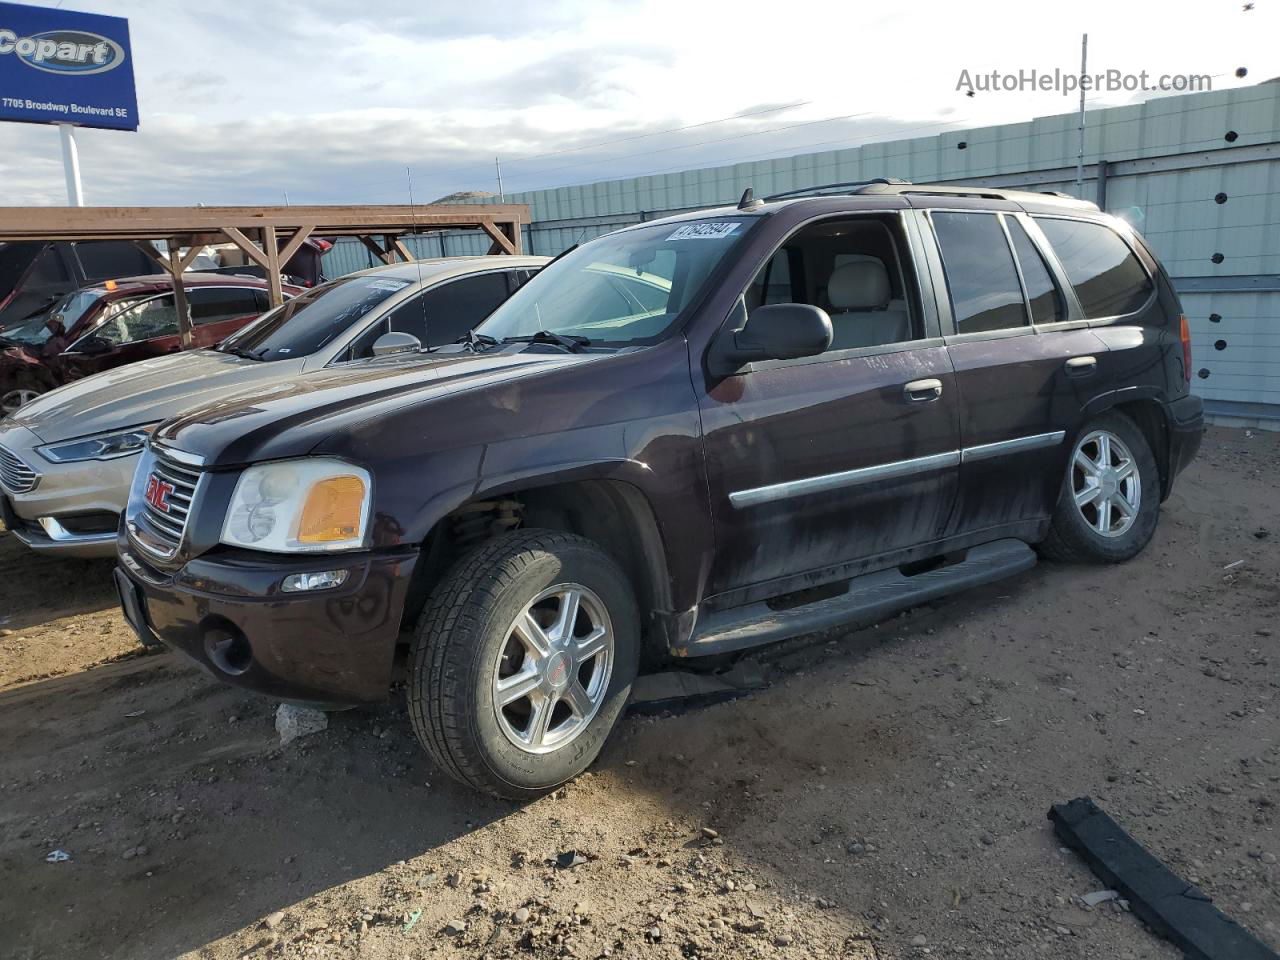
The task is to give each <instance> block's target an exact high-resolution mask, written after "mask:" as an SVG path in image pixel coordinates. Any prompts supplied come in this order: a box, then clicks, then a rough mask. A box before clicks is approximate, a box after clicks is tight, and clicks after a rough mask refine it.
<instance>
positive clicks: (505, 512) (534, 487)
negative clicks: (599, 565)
mask: <svg viewBox="0 0 1280 960" xmlns="http://www.w3.org/2000/svg"><path fill="white" fill-rule="evenodd" d="M627 463H631V461H627ZM604 467H605V465H596V466H595V467H594V468H590V467H586V466H583V467H581V468H579V469H574V470H571V471H567V472H559V473H557V474H555V475H554V476H549V477H543V478H536V477H520V478H507V479H505V480H499V481H496V482H494V483H490V484H486V485H482V486H481V487H480V488H478V489H477V490H476V491H475V492H474V493H473V494H472V495H470V496H465V497H459V498H456V500H455V502H453V503H451V504H449V505H448V506H447V508H442V509H440V510H439V511H438V515H437V516H436V517H435V518H434V521H433V522H431V523H430V525H429V527H428V528H427V529H426V530H425V532H424V533H423V535H422V538H421V554H420V555H421V560H420V562H419V563H418V564H417V566H416V568H415V570H414V574H413V583H411V585H410V588H409V594H408V598H407V601H406V604H405V612H404V627H403V628H402V629H407V628H411V627H412V625H413V624H414V623H415V622H416V620H417V617H418V615H419V614H420V613H421V611H422V608H423V606H424V605H425V603H426V600H427V597H428V595H429V594H430V592H431V589H432V588H433V586H434V585H435V583H436V582H438V581H439V578H440V577H441V576H442V575H443V574H444V572H445V571H446V570H448V569H449V567H451V566H452V565H453V563H454V562H455V561H456V560H457V559H458V558H459V557H460V556H462V555H463V554H464V553H466V552H467V551H468V550H469V549H470V548H471V547H473V546H474V545H475V544H476V543H477V542H481V541H483V540H485V539H489V538H490V537H492V536H497V535H501V534H502V533H505V532H508V531H510V530H514V529H516V528H517V527H519V528H540V529H549V530H561V531H564V532H567V533H574V534H577V535H578V536H581V537H585V538H586V539H588V540H591V541H592V542H593V543H596V544H597V545H598V546H600V548H601V549H603V550H604V551H605V552H606V553H607V554H609V556H610V557H612V558H613V559H614V561H615V562H617V564H618V565H619V566H620V567H621V568H622V569H623V571H624V572H625V573H626V574H627V576H628V578H629V579H630V581H631V583H632V584H633V588H634V590H635V593H636V602H637V604H638V605H639V607H640V609H641V612H642V617H643V619H644V621H645V622H644V623H643V624H642V627H643V634H644V643H645V653H646V655H648V654H649V652H650V651H651V650H652V651H653V653H654V654H655V655H656V654H659V653H661V652H663V651H665V649H666V643H667V639H668V638H667V636H666V631H665V625H664V620H663V618H662V617H661V616H659V615H658V614H660V613H662V612H665V611H670V610H671V608H672V590H671V579H670V572H669V568H668V564H667V552H666V551H667V548H666V540H665V538H664V537H663V534H662V530H661V527H660V524H659V522H658V517H657V514H656V512H655V511H654V508H653V506H652V504H651V503H650V501H649V498H648V496H646V494H645V493H644V491H643V490H642V489H641V488H640V486H638V485H637V484H636V483H634V482H632V481H631V480H629V479H621V478H619V477H618V476H617V474H618V473H619V472H621V471H619V470H618V469H617V464H613V465H609V466H608V467H607V468H604ZM635 467H636V468H640V469H643V468H642V467H641V465H639V464H635ZM460 524H466V532H465V534H464V535H463V536H461V537H460V536H459V533H458V530H459V525H460Z"/></svg>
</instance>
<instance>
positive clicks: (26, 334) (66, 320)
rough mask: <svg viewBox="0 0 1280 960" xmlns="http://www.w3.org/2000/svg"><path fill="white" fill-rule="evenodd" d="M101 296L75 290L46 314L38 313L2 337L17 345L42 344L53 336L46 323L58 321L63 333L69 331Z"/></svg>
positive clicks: (7, 331) (99, 293)
mask: <svg viewBox="0 0 1280 960" xmlns="http://www.w3.org/2000/svg"><path fill="white" fill-rule="evenodd" d="M101 296H102V293H101V291H93V290H77V291H76V292H75V293H72V294H68V295H67V296H65V297H63V298H62V300H61V301H60V302H58V303H57V304H55V305H54V307H53V308H52V309H51V310H49V312H48V313H39V314H37V315H36V316H34V317H31V318H30V319H29V320H25V321H24V322H23V323H21V324H20V325H19V326H16V327H11V328H10V329H8V330H6V331H5V332H4V335H5V336H6V337H8V338H9V339H10V340H17V341H18V342H19V343H31V344H38V343H44V342H45V341H46V340H48V339H49V338H50V337H51V336H53V331H52V330H50V329H49V324H48V322H47V321H49V320H59V321H61V323H62V329H63V330H64V331H67V330H70V329H71V328H72V327H74V326H75V325H76V324H77V323H79V322H80V318H81V317H83V316H84V315H85V313H86V312H87V311H88V310H89V308H90V307H92V306H93V305H94V304H95V303H97V302H98V299H99V298H100V297H101Z"/></svg>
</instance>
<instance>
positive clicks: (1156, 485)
mask: <svg viewBox="0 0 1280 960" xmlns="http://www.w3.org/2000/svg"><path fill="white" fill-rule="evenodd" d="M1159 515H1160V471H1159V469H1158V468H1157V466H1156V460H1155V456H1154V455H1153V454H1152V453H1151V446H1150V445H1149V444H1148V443H1147V438H1146V437H1145V436H1144V435H1143V433H1142V431H1141V430H1139V429H1138V425H1137V424H1135V423H1134V422H1133V421H1132V420H1131V419H1129V418H1128V417H1127V416H1125V415H1124V414H1123V413H1120V412H1118V411H1113V412H1110V413H1104V414H1102V415H1101V416H1099V417H1096V418H1094V419H1093V420H1091V421H1090V422H1089V423H1088V424H1086V425H1085V428H1084V429H1083V430H1082V431H1081V432H1080V435H1079V436H1078V437H1077V438H1076V443H1075V447H1074V449H1073V450H1072V451H1071V460H1070V461H1069V462H1068V464H1067V475H1066V477H1065V478H1064V481H1063V484H1062V493H1061V495H1060V496H1059V498H1058V505H1057V508H1056V509H1055V510H1054V514H1053V523H1052V525H1051V526H1050V528H1049V535H1048V537H1046V538H1045V541H1044V542H1043V543H1042V544H1041V545H1040V549H1041V552H1043V553H1044V554H1045V555H1047V556H1049V557H1051V558H1053V559H1055V560H1066V561H1092V562H1095V563H1098V562H1101V563H1120V562H1122V561H1125V560H1128V559H1130V558H1132V557H1134V556H1137V554H1138V553H1139V552H1141V550H1142V548H1143V547H1145V546H1146V545H1147V543H1148V542H1149V541H1150V540H1151V535H1152V534H1153V533H1155V529H1156V520H1157V519H1158V518H1159Z"/></svg>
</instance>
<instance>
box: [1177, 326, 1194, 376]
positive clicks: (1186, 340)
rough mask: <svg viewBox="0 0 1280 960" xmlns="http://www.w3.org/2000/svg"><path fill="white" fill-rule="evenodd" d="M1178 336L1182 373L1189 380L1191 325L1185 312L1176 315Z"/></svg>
mask: <svg viewBox="0 0 1280 960" xmlns="http://www.w3.org/2000/svg"><path fill="white" fill-rule="evenodd" d="M1178 324H1179V327H1178V337H1179V339H1181V340H1182V375H1183V376H1184V377H1186V378H1187V383H1190V382H1191V325H1190V324H1188V323H1187V315H1186V314H1185V313H1183V314H1180V315H1179V316H1178Z"/></svg>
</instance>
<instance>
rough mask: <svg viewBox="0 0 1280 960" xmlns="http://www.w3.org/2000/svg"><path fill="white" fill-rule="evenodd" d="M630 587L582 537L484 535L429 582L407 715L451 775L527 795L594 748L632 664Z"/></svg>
mask: <svg viewBox="0 0 1280 960" xmlns="http://www.w3.org/2000/svg"><path fill="white" fill-rule="evenodd" d="M639 653H640V630H639V616H638V613H637V609H636V601H635V595H634V593H633V591H632V588H631V584H630V583H629V582H628V580H627V577H626V575H625V574H624V573H623V572H622V570H621V569H619V567H618V565H617V564H616V563H614V561H613V560H612V558H610V557H609V555H608V554H606V553H605V552H604V551H603V550H601V549H600V548H599V547H598V546H596V545H595V544H594V543H592V542H591V541H589V540H585V539H583V538H582V537H577V536H574V535H572V534H566V533H559V532H556V531H552V530H521V531H517V532H515V533H510V534H506V535H504V536H501V537H496V538H494V539H493V540H491V541H488V542H487V543H485V544H483V545H481V546H480V547H478V548H477V549H476V550H475V551H474V552H472V553H470V554H468V555H467V556H466V557H464V558H463V559H462V560H460V561H459V562H458V563H457V564H456V565H455V566H454V567H453V569H452V570H451V571H450V572H449V573H448V574H446V575H445V577H444V578H443V579H442V580H441V581H440V583H439V584H437V585H436V587H435V589H434V590H433V591H432V592H431V596H430V597H429V598H428V600H427V605H426V607H425V609H424V610H423V612H422V616H421V617H420V619H419V627H418V633H417V636H416V638H415V639H414V643H413V649H412V651H411V655H410V666H409V681H408V684H407V693H408V706H409V718H410V720H411V722H412V724H413V728H414V731H415V732H416V733H417V735H418V739H419V740H420V741H421V742H422V744H423V746H424V747H426V749H427V752H428V753H429V754H431V757H432V759H434V760H435V761H436V763H437V764H439V765H440V767H441V768H442V769H443V770H444V771H445V772H446V773H448V774H449V775H450V776H451V777H453V778H455V779H457V780H460V781H461V782H463V783H465V784H467V785H469V786H471V787H474V788H475V789H477V790H482V791H485V792H487V793H491V794H494V795H496V796H500V797H505V798H509V799H528V798H531V797H536V796H539V795H541V794H543V793H546V792H547V791H548V790H552V789H554V788H556V787H558V786H560V785H561V784H563V783H565V782H566V781H568V780H571V779H573V778H574V777H576V776H577V775H578V774H580V773H581V772H582V771H583V770H585V769H586V768H587V767H588V766H589V765H590V764H591V762H592V761H593V760H594V759H595V758H596V755H597V754H598V753H599V752H600V749H601V747H602V746H603V745H604V742H605V739H606V738H607V737H608V735H609V733H610V731H611V730H612V729H613V727H614V724H615V723H616V722H617V720H618V717H619V716H621V714H622V711H623V708H624V707H625V706H626V703H627V699H628V697H629V696H630V695H631V684H632V682H633V681H634V680H635V677H636V673H637V670H638V664H639Z"/></svg>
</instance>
